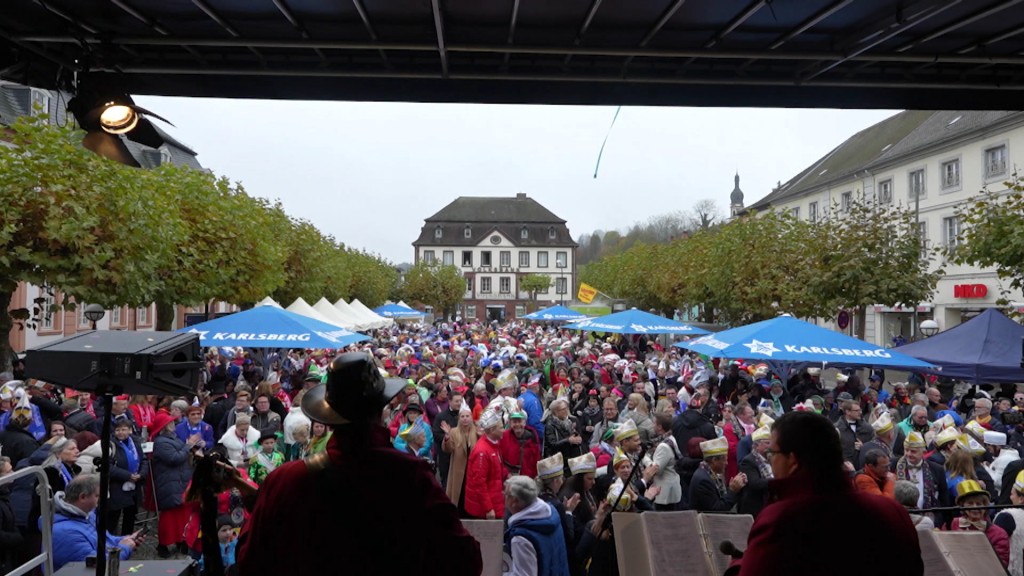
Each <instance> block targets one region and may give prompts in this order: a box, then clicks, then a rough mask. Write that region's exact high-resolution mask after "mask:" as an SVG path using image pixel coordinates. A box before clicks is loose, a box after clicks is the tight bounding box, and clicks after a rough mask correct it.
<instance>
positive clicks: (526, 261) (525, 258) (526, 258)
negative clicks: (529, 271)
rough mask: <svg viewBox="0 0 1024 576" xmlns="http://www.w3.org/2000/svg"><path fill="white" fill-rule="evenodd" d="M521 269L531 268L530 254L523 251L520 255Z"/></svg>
mask: <svg viewBox="0 0 1024 576" xmlns="http://www.w3.org/2000/svg"><path fill="white" fill-rule="evenodd" d="M519 267H520V268H529V267H530V253H529V252H527V251H525V250H523V251H522V252H520V253H519Z"/></svg>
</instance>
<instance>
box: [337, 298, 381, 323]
mask: <svg viewBox="0 0 1024 576" xmlns="http://www.w3.org/2000/svg"><path fill="white" fill-rule="evenodd" d="M334 307H335V308H336V309H337V310H338V312H341V315H342V316H344V317H345V318H352V319H354V320H355V321H357V322H358V323H359V326H360V330H370V329H373V328H376V327H377V326H376V324H377V323H376V322H375V321H374V320H372V319H370V318H366V317H365V316H364V315H363V314H360V313H359V311H358V310H356V309H355V308H353V307H351V306H349V305H348V304H347V303H346V302H345V301H344V300H342V299H339V300H338V301H337V302H335V303H334Z"/></svg>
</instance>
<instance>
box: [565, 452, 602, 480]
mask: <svg viewBox="0 0 1024 576" xmlns="http://www.w3.org/2000/svg"><path fill="white" fill-rule="evenodd" d="M569 471H570V472H572V474H573V476H575V475H576V474H588V473H594V472H597V458H596V457H595V456H594V453H593V452H587V453H586V454H584V455H583V456H577V457H576V458H569Z"/></svg>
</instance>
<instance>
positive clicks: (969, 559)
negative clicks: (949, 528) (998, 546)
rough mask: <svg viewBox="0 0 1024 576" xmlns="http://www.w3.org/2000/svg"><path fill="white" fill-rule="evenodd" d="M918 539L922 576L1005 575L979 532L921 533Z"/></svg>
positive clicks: (985, 538) (983, 536)
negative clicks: (921, 560) (922, 569)
mask: <svg viewBox="0 0 1024 576" xmlns="http://www.w3.org/2000/svg"><path fill="white" fill-rule="evenodd" d="M917 535H918V540H919V541H920V543H921V557H922V559H923V560H924V573H925V576H947V575H950V574H952V575H954V576H991V575H993V574H1005V573H1006V570H1005V569H1004V568H1003V564H1002V563H1001V562H1000V561H999V557H998V556H996V553H995V550H993V549H992V545H991V544H990V543H989V541H988V537H986V536H985V534H984V533H982V532H976V531H964V530H960V531H953V532H936V531H925V530H920V531H918V533H917ZM936 551H937V552H936Z"/></svg>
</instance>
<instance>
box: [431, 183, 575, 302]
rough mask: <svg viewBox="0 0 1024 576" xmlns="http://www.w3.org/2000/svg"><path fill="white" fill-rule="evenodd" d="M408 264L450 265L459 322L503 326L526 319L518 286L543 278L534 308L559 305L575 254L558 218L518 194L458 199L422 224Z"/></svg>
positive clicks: (569, 287) (568, 293) (566, 298)
mask: <svg viewBox="0 0 1024 576" xmlns="http://www.w3.org/2000/svg"><path fill="white" fill-rule="evenodd" d="M412 245H413V247H414V248H415V261H416V262H417V263H418V262H439V263H441V264H451V265H454V266H456V267H457V268H458V269H459V270H460V271H461V272H462V275H463V277H464V278H465V279H466V293H465V296H464V297H463V302H462V304H461V305H459V307H458V310H457V311H456V312H457V313H458V314H459V315H461V316H462V317H463V318H467V319H471V320H473V319H477V320H483V319H486V320H499V321H501V320H506V319H511V318H514V317H519V316H522V315H524V314H526V313H527V307H528V304H530V303H531V299H530V298H531V295H530V294H528V293H527V292H524V291H523V290H521V288H520V285H519V280H520V279H521V278H522V277H524V276H526V275H529V274H544V275H548V276H550V277H551V288H549V289H547V290H545V291H541V292H540V293H539V294H537V303H538V304H540V305H542V306H547V305H551V304H560V303H561V304H566V303H568V302H570V301H571V300H572V298H573V296H574V294H575V292H573V287H574V286H575V285H576V282H575V279H576V248H577V247H578V245H577V244H576V242H574V241H573V239H572V236H571V235H570V234H569V229H568V228H567V227H566V225H565V220H563V219H561V218H559V217H558V216H555V215H554V214H552V213H551V212H550V211H549V210H548V209H547V208H545V207H543V206H541V205H540V204H539V203H538V202H537V201H536V200H534V199H532V198H530V197H528V196H527V195H526V194H523V193H519V194H516V196H515V197H514V198H488V197H472V196H462V197H459V198H457V199H456V200H455V201H453V202H452V203H451V204H448V205H447V206H445V207H444V208H442V209H441V210H440V211H439V212H438V213H437V214H434V215H433V216H431V217H429V218H427V219H426V220H425V221H424V224H423V229H422V230H421V231H420V236H419V238H417V239H416V241H415V242H413V244H412Z"/></svg>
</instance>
